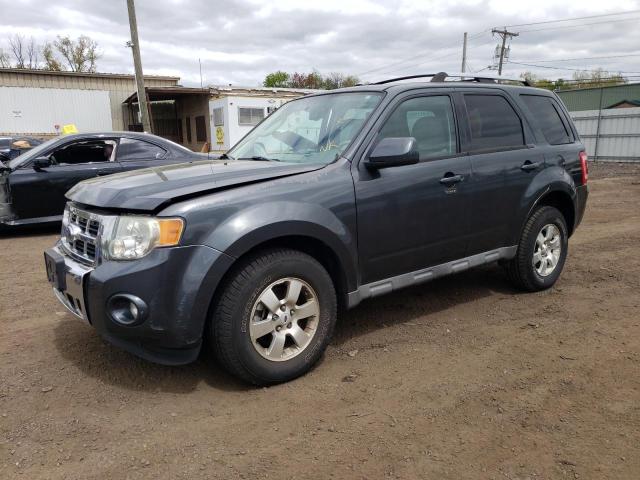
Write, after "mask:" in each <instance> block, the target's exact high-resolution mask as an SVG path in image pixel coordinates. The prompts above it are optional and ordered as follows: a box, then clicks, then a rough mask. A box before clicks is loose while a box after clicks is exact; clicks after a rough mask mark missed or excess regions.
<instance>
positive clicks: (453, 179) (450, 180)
mask: <svg viewBox="0 0 640 480" xmlns="http://www.w3.org/2000/svg"><path fill="white" fill-rule="evenodd" d="M462 180H464V177H463V176H462V175H454V174H452V173H447V174H445V176H444V177H442V178H441V179H440V183H441V184H442V185H446V186H447V187H449V186H451V185H455V184H456V183H459V182H461V181H462Z"/></svg>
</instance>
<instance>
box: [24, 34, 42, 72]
mask: <svg viewBox="0 0 640 480" xmlns="http://www.w3.org/2000/svg"><path fill="white" fill-rule="evenodd" d="M27 60H28V62H29V63H28V68H32V69H34V68H40V47H38V45H36V41H35V40H34V39H33V37H31V38H30V39H29V43H28V44H27Z"/></svg>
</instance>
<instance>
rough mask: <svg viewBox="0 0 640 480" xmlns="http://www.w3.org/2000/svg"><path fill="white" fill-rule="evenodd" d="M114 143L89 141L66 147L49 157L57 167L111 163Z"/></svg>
mask: <svg viewBox="0 0 640 480" xmlns="http://www.w3.org/2000/svg"><path fill="white" fill-rule="evenodd" d="M114 146H115V142H114V141H113V140H90V141H84V142H74V143H72V144H70V145H66V146H64V147H62V148H60V149H58V150H54V152H53V153H52V154H51V155H50V156H49V158H50V159H51V161H52V162H53V163H54V164H57V165H77V164H80V163H98V162H109V161H111V158H112V155H113V150H114Z"/></svg>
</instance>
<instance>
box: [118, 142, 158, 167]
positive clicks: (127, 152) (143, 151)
mask: <svg viewBox="0 0 640 480" xmlns="http://www.w3.org/2000/svg"><path fill="white" fill-rule="evenodd" d="M164 154H165V150H164V149H163V148H160V147H158V146H157V145H154V144H153V143H149V142H145V141H142V140H134V139H132V138H123V139H121V140H120V145H119V146H118V160H119V161H121V162H128V161H131V160H155V159H158V158H162V157H164Z"/></svg>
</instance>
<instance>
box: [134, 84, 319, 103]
mask: <svg viewBox="0 0 640 480" xmlns="http://www.w3.org/2000/svg"><path fill="white" fill-rule="evenodd" d="M145 90H146V92H147V96H148V97H149V100H151V101H161V100H173V99H176V98H179V97H185V96H190V95H205V96H207V97H209V96H230V95H239V96H247V97H266V96H269V97H273V96H277V97H293V98H295V97H299V96H300V95H307V94H310V93H318V92H323V91H324V90H311V89H302V88H266V87H235V86H226V87H221V86H210V87H204V88H196V87H183V86H182V85H176V86H169V87H146V88H145ZM137 101H138V93H137V92H133V93H132V94H131V95H129V97H127V98H126V99H125V100H124V102H123V103H131V102H137Z"/></svg>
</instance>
